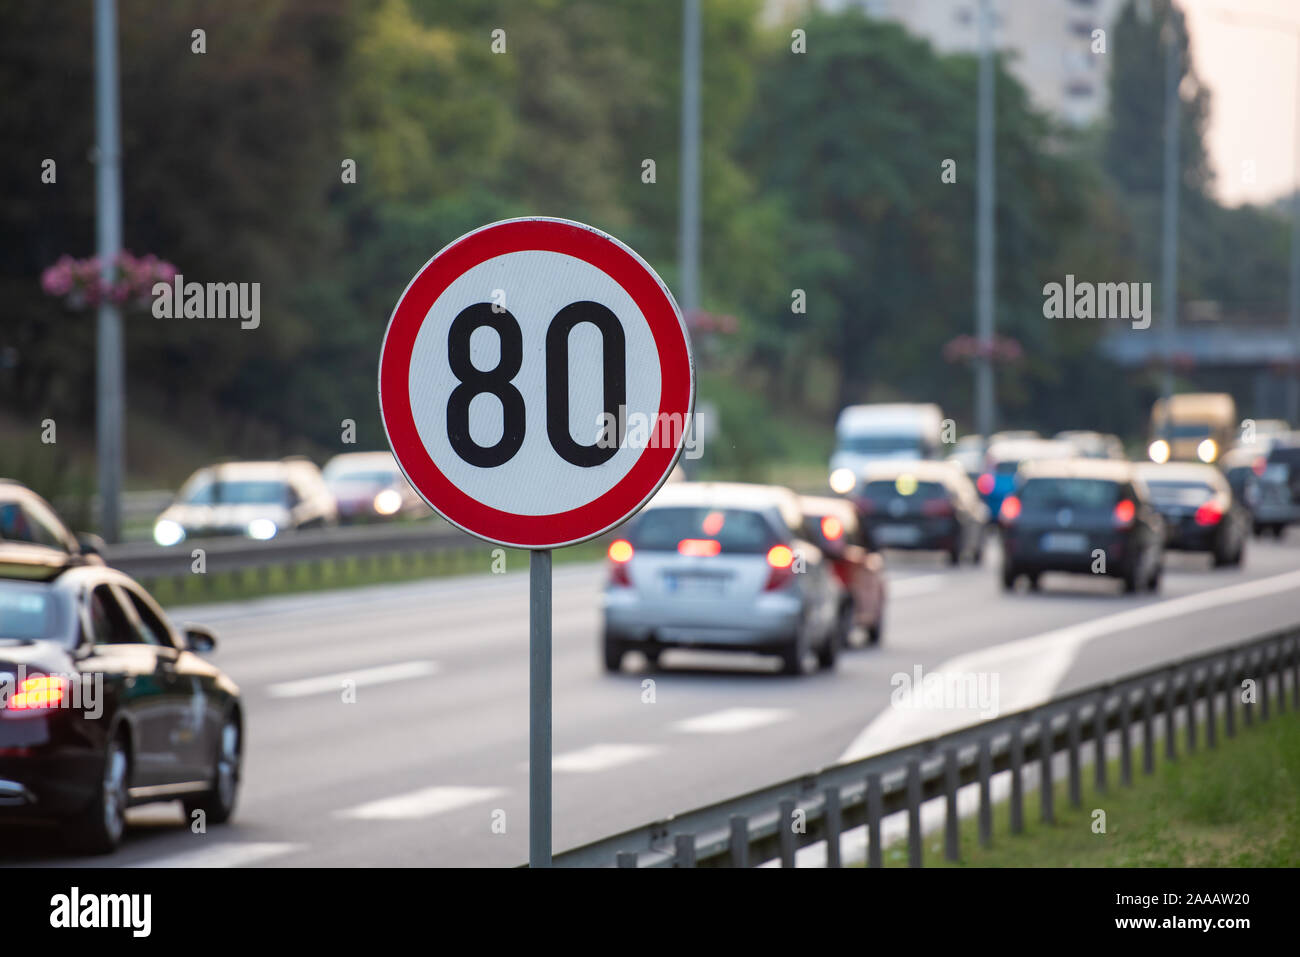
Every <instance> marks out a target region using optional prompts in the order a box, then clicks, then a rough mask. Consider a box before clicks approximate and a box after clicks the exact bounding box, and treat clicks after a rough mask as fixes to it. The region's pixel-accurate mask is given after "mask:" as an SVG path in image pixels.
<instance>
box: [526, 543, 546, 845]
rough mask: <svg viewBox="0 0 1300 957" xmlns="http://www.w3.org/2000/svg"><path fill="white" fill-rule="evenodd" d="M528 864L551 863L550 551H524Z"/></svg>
mask: <svg viewBox="0 0 1300 957" xmlns="http://www.w3.org/2000/svg"><path fill="white" fill-rule="evenodd" d="M528 866H529V867H550V866H551V552H550V550H549V549H537V550H534V551H530V552H529V553H528Z"/></svg>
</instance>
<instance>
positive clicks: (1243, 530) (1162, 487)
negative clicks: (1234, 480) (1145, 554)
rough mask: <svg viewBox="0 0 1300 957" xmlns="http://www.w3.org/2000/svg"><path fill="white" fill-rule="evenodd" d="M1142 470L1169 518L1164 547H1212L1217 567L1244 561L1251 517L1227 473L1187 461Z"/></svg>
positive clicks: (1191, 549) (1205, 549)
mask: <svg viewBox="0 0 1300 957" xmlns="http://www.w3.org/2000/svg"><path fill="white" fill-rule="evenodd" d="M1137 472H1138V475H1139V477H1140V478H1141V479H1142V481H1143V483H1144V484H1145V485H1146V487H1147V490H1148V491H1149V492H1150V493H1151V501H1152V504H1154V505H1155V508H1156V511H1158V512H1159V513H1160V516H1161V517H1162V518H1163V519H1164V520H1165V548H1167V549H1172V550H1175V551H1187V552H1209V553H1210V554H1211V555H1212V556H1213V558H1214V564H1215V565H1216V566H1224V565H1232V566H1239V565H1240V564H1241V561H1242V557H1243V555H1244V553H1245V549H1246V539H1248V538H1249V537H1250V529H1251V521H1252V520H1251V516H1250V512H1249V511H1247V509H1246V507H1245V506H1244V505H1243V504H1242V502H1241V501H1240V499H1238V498H1237V496H1235V495H1233V493H1232V487H1231V486H1230V485H1229V484H1228V479H1227V478H1226V477H1225V476H1224V474H1223V473H1222V472H1220V471H1219V470H1218V469H1217V468H1215V467H1213V466H1211V465H1196V464H1193V463H1183V462H1177V463H1168V464H1166V465H1142V466H1139V467H1138V470H1137Z"/></svg>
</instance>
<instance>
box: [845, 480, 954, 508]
mask: <svg viewBox="0 0 1300 957" xmlns="http://www.w3.org/2000/svg"><path fill="white" fill-rule="evenodd" d="M862 493H863V495H865V496H866V497H867V498H868V499H869V500H871V501H873V502H888V501H890V500H891V499H896V498H907V499H915V500H917V501H921V502H928V501H933V500H934V499H941V498H946V497H947V495H948V490H947V489H946V488H944V487H943V485H942V484H941V483H939V482H918V481H916V479H914V478H912V477H911V476H909V475H900V476H899V477H898V478H896V479H892V480H888V481H881V480H877V481H873V482H868V483H867V484H866V485H865V486H864V487H863V490H862Z"/></svg>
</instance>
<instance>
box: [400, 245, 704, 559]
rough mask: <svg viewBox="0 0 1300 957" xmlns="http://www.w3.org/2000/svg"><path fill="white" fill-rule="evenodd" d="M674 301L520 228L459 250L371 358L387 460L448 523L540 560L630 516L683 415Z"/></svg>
mask: <svg viewBox="0 0 1300 957" xmlns="http://www.w3.org/2000/svg"><path fill="white" fill-rule="evenodd" d="M694 398H695V377H694V366H693V362H692V359H691V352H690V342H689V338H688V337H687V333H686V328H685V325H684V323H683V322H682V318H681V314H680V312H679V311H678V309H677V306H676V304H675V303H674V302H673V300H672V296H671V295H670V294H669V292H668V290H667V289H666V288H665V287H664V285H663V283H662V282H661V281H660V280H659V277H658V276H657V275H655V273H654V271H653V270H652V269H651V268H650V267H649V266H648V265H647V264H646V263H645V262H644V261H643V260H641V259H640V257H638V256H637V255H636V254H635V253H634V252H632V250H630V249H628V248H627V247H626V246H624V245H623V244H622V243H620V242H619V241H618V240H616V239H614V238H613V237H611V236H608V235H606V234H605V233H602V232H600V231H599V230H595V229H592V228H591V227H589V226H583V225H581V224H579V223H572V222H568V221H566V220H556V219H519V220H508V221H506V222H502V223H495V224H493V225H491V226H485V227H483V228H482V229H479V230H475V231H474V232H472V233H469V234H467V235H466V236H463V237H461V238H460V239H458V240H457V241H456V242H454V243H452V244H451V245H450V246H448V247H446V248H445V249H444V250H442V252H440V253H438V255H436V256H434V257H433V259H431V260H430V261H429V262H428V263H427V264H426V265H425V266H424V268H423V269H421V270H420V272H419V273H417V275H416V277H415V278H414V279H413V280H412V281H411V284H410V285H409V286H408V287H407V289H406V291H405V293H403V295H402V298H401V299H400V300H399V302H398V304H397V308H396V309H395V310H394V311H393V317H392V319H391V320H390V322H389V327H388V332H387V334H386V335H385V337H384V345H383V349H382V351H381V354H380V375H379V401H380V410H381V412H382V414H383V418H384V427H385V429H386V431H387V432H388V437H389V444H390V445H391V446H392V448H393V454H394V455H395V456H396V457H397V461H398V463H399V464H400V465H401V467H402V470H403V471H404V472H405V474H406V476H407V478H408V479H409V480H410V482H411V485H412V486H413V487H414V488H415V489H416V490H417V491H418V492H419V493H420V494H421V495H422V496H423V497H424V499H425V501H427V502H428V503H429V505H430V506H431V507H432V508H434V509H435V510H436V511H437V512H439V513H440V514H441V515H443V517H445V518H446V519H447V520H448V521H450V522H452V523H453V524H455V525H458V526H459V527H461V528H463V529H465V530H466V531H468V532H471V533H473V534H475V535H478V536H479V537H481V538H485V539H487V540H489V541H492V542H496V543H499V544H504V545H513V546H517V547H521V548H553V547H557V546H560V545H567V544H573V543H575V542H580V541H583V540H585V539H588V538H592V537H594V536H596V535H599V534H601V533H602V532H604V531H606V530H608V529H610V528H612V527H613V526H615V525H617V524H619V523H620V522H622V521H624V520H625V519H626V518H627V517H628V516H630V515H632V514H633V513H635V512H636V511H637V509H639V508H640V507H641V506H642V505H643V504H645V502H646V501H647V500H648V499H649V498H650V496H651V495H653V494H654V492H655V490H656V489H657V488H658V487H659V485H660V484H662V482H663V481H664V479H665V478H666V477H667V475H668V473H669V472H670V471H671V470H672V468H673V465H674V464H675V463H676V461H677V457H678V455H679V453H680V450H681V446H682V442H683V440H684V437H685V434H686V431H687V428H688V425H689V421H690V415H691V413H692V410H693V406H694Z"/></svg>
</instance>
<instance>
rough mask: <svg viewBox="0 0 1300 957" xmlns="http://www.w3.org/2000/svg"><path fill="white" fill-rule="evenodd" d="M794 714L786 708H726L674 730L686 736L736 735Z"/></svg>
mask: <svg viewBox="0 0 1300 957" xmlns="http://www.w3.org/2000/svg"><path fill="white" fill-rule="evenodd" d="M793 714H794V712H792V711H790V710H788V709H786V708H724V709H723V710H722V711H711V712H709V713H708V714H697V715H696V716H695V717H693V718H686V719H684V720H682V721H678V722H676V723H674V724H673V726H672V728H673V730H674V731H681V732H683V733H684V734H735V733H736V732H738V731H749V730H752V729H753V728H762V727H765V726H766V725H769V724H776V723H777V722H778V721H786V720H789V718H790V717H791V716H792V715H793Z"/></svg>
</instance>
